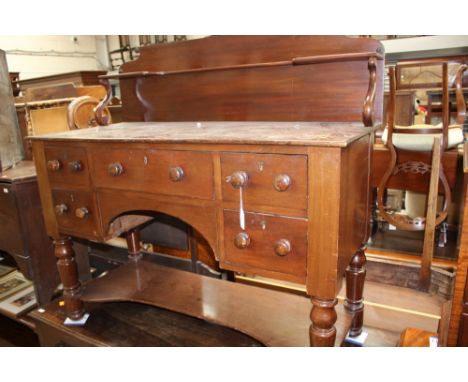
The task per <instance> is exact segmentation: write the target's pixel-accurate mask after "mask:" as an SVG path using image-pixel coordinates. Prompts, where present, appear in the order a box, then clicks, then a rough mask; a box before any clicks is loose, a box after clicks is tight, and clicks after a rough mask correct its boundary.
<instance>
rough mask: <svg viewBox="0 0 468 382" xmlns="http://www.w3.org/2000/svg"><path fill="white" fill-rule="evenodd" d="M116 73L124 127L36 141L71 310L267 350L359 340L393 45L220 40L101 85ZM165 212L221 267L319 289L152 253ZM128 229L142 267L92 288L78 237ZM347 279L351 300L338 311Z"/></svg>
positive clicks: (192, 45) (146, 53)
mask: <svg viewBox="0 0 468 382" xmlns="http://www.w3.org/2000/svg"><path fill="white" fill-rule="evenodd" d="M113 77H117V78H119V79H120V84H121V93H122V115H123V119H124V121H125V122H122V123H119V124H113V125H108V126H101V127H97V128H91V129H82V130H75V131H70V132H64V133H55V134H49V135H44V136H40V137H31V140H32V146H33V154H34V158H35V161H36V162H35V163H36V168H37V174H38V181H39V186H40V193H41V200H42V205H43V208H44V214H45V221H46V226H47V230H48V233H49V235H50V236H51V237H53V238H54V241H55V254H56V256H57V258H58V263H57V265H58V269H59V273H60V276H61V280H62V283H63V285H64V299H65V304H66V309H67V314H68V316H69V318H72V319H79V318H80V317H82V316H83V314H84V308H83V306H84V305H83V302H84V301H85V302H100V303H102V302H106V301H134V302H141V303H146V304H151V305H155V306H158V307H163V308H166V309H169V310H173V311H176V312H179V313H185V314H188V315H192V316H195V317H198V318H203V319H205V320H207V321H210V322H214V323H217V324H222V325H225V326H228V327H231V328H234V329H237V330H239V331H241V332H244V333H246V334H248V335H250V336H252V337H254V338H255V339H257V340H259V341H260V342H262V343H264V344H266V345H273V346H279V345H290V346H305V345H309V343H310V344H311V345H313V346H332V345H334V344H335V341H336V343H337V344H339V343H340V341H341V340H342V338H343V337H344V335H346V332H347V330H348V328H349V327H351V332H350V334H351V335H357V334H359V333H360V332H361V329H362V319H363V303H362V292H363V283H364V276H365V269H364V264H365V255H364V249H365V248H364V243H365V242H366V241H367V237H368V231H369V224H368V223H369V211H370V199H371V198H370V168H371V152H372V143H373V136H374V131H375V130H376V129H377V128H378V127H379V123H380V121H381V118H382V102H383V49H382V46H381V45H380V43H379V42H377V41H375V40H371V39H352V38H345V37H335V36H333V37H326V36H318V37H311V36H298V37H294V36H282V37H272V36H268V37H265V36H255V37H243V36H242V37H237V36H227V37H210V38H206V39H200V40H193V41H184V42H178V43H173V44H167V45H164V46H149V47H145V48H142V51H141V56H140V58H139V59H138V60H136V61H134V62H130V63H127V64H125V65H123V66H122V68H121V73H120V74H119V75H116V76H104V77H103V78H102V81H103V83H104V84H105V85H108V79H109V78H113ZM106 82H107V83H106ZM107 87H108V88H109V86H107ZM109 98H110V94H109V97H107V100H108V99H109ZM105 104H106V100H104V101H103V102H102V104H101V106H100V107H99V108H98V119H99V120H100V122H101V123H102V124H105V122H106V121H105V118H101V117H99V112H100V110H102V109H103V108H104V107H105ZM259 121H263V122H259ZM154 211H156V212H161V213H164V214H167V215H171V216H175V217H177V218H179V219H181V220H182V221H184V222H186V223H188V224H190V225H191V226H192V227H193V229H194V230H196V231H197V232H198V233H200V234H201V235H202V236H203V237H204V238H205V239H206V241H207V242H208V243H209V245H210V247H211V249H212V250H213V253H214V254H215V256H216V259H217V260H218V261H219V264H220V267H221V268H223V269H227V270H232V271H238V272H243V273H250V274H257V275H261V276H265V277H270V278H276V279H280V280H287V281H292V282H297V283H302V284H305V285H306V286H307V293H308V294H309V295H310V296H311V301H312V305H310V301H309V300H308V299H306V298H303V297H300V296H293V295H288V294H285V293H281V292H276V291H271V290H263V289H261V288H257V287H251V286H246V285H239V284H236V283H230V282H225V281H220V280H214V279H210V278H207V277H203V276H200V275H195V274H189V273H185V272H181V271H177V270H173V269H170V268H165V267H162V266H157V265H154V264H150V263H147V262H145V261H143V260H141V259H140V256H139V251H140V248H139V234H138V226H139V225H140V224H142V223H144V222H147V221H148V219H150V218H149V217H148V216H147V213H148V212H154ZM145 213H146V215H145ZM123 233H126V237H127V243H128V248H129V262H128V264H126V265H124V266H122V267H120V268H118V269H116V270H113V271H111V272H110V273H109V274H108V275H106V276H105V277H102V278H99V279H97V280H93V281H91V282H88V283H86V284H85V285H83V286H82V285H80V282H79V281H78V277H77V270H76V263H75V260H74V251H73V248H72V241H71V237H79V238H85V239H89V240H93V241H98V242H104V241H105V240H107V239H109V238H112V237H115V236H118V235H121V234H123ZM345 273H346V276H347V277H346V280H347V299H346V302H345V308H344V309H343V307H342V306H341V305H340V306H339V307H336V308H335V306H336V304H337V299H336V296H337V293H338V291H339V289H340V286H341V283H342V280H343V275H344V274H345ZM309 312H310V320H311V321H312V322H310V321H309ZM337 312H338V314H337ZM337 316H339V317H340V320H338V321H337ZM335 323H336V326H335ZM337 331H338V336H337ZM338 338H339V339H338ZM309 341H310V342H309Z"/></svg>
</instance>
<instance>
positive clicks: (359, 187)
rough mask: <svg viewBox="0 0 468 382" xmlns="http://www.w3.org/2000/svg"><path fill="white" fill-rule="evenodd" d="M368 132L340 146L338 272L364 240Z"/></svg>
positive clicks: (369, 202) (368, 179) (340, 272)
mask: <svg viewBox="0 0 468 382" xmlns="http://www.w3.org/2000/svg"><path fill="white" fill-rule="evenodd" d="M370 144H371V143H370V136H366V137H362V138H361V139H360V140H358V141H356V142H354V143H353V144H352V145H351V146H349V147H347V148H345V149H343V150H342V161H341V176H340V182H341V184H340V187H341V191H340V194H341V198H340V203H341V207H340V224H339V234H340V236H339V249H338V253H339V262H338V274H339V275H342V274H344V272H345V270H346V267H347V266H348V264H349V262H350V260H351V258H352V257H353V255H354V254H355V252H356V250H357V249H358V248H359V247H360V246H361V245H362V244H365V243H366V242H367V237H366V235H368V231H369V229H368V228H369V218H370V204H371V201H370V184H369V183H370V173H369V169H370V166H371V158H370V154H371V153H370Z"/></svg>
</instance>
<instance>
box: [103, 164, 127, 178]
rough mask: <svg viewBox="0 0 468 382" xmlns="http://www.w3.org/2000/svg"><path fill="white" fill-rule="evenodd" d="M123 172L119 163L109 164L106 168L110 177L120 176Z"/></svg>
mask: <svg viewBox="0 0 468 382" xmlns="http://www.w3.org/2000/svg"><path fill="white" fill-rule="evenodd" d="M123 171H124V169H123V166H122V165H121V164H120V163H111V164H110V165H109V166H108V167H107V172H108V173H109V175H112V176H119V175H122V173H123Z"/></svg>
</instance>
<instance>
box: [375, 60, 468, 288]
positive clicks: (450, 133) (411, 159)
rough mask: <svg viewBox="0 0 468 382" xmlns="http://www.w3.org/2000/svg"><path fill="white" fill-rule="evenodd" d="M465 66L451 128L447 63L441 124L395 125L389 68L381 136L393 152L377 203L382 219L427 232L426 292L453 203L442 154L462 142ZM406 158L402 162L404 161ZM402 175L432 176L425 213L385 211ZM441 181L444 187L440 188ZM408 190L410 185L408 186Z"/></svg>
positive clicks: (423, 276) (458, 79)
mask: <svg viewBox="0 0 468 382" xmlns="http://www.w3.org/2000/svg"><path fill="white" fill-rule="evenodd" d="M466 68H467V66H466V65H461V66H460V68H459V70H458V72H457V75H456V100H457V109H458V113H457V124H456V125H450V123H449V121H450V108H449V96H448V91H449V90H448V88H449V86H448V64H447V63H444V64H443V80H442V85H443V86H442V87H443V102H442V104H443V105H442V106H443V120H442V123H441V124H440V125H437V126H432V125H413V126H396V125H395V114H396V113H395V95H396V89H395V72H394V68H393V67H391V68H390V72H389V76H390V98H389V105H388V114H387V125H388V126H387V128H386V129H385V131H384V133H383V135H382V141H383V143H384V144H385V145H386V147H387V148H388V149H389V151H390V161H389V163H388V166H387V170H386V172H385V173H384V175H383V176H382V178H381V180H380V183H379V187H378V193H377V203H378V208H379V212H380V216H381V217H382V218H384V219H385V220H386V221H388V222H389V223H390V224H392V225H394V226H395V227H396V228H398V229H403V230H410V231H422V230H425V238H424V249H423V261H422V266H421V280H420V282H421V288H422V289H426V288H427V287H428V286H429V282H430V266H431V262H432V252H433V246H434V232H435V227H436V226H437V225H439V224H441V223H442V222H443V221H444V220H445V218H446V217H447V213H448V207H449V205H450V202H451V197H452V196H451V188H450V186H449V182H448V181H447V178H446V176H445V169H444V167H443V165H442V160H441V158H442V151H447V150H450V149H453V148H455V147H456V146H457V145H458V144H460V143H462V142H463V129H462V125H463V121H464V119H465V115H466V108H465V101H464V98H463V92H462V80H463V74H464V72H465V70H466ZM423 152H425V153H427V152H429V153H431V152H432V155H431V156H432V159H431V163H427V162H424V161H421V156H420V154H421V153H423ZM402 157H404V159H403V160H402V159H401V158H402ZM399 173H411V174H414V175H424V174H427V173H430V175H431V179H430V188H429V194H428V201H427V206H426V214H425V216H422V217H416V218H412V217H409V216H408V215H397V214H392V213H390V212H389V211H387V209H386V208H385V204H384V195H385V191H386V189H388V188H389V183H390V182H391V180H392V178H393V177H396V176H398V174H399ZM439 180H440V182H441V184H442V187H439V185H438V183H439ZM407 188H408V189H411V185H410V184H408V187H407ZM439 193H443V195H444V196H445V198H444V204H443V207H442V210H441V211H439V212H437V211H436V208H437V207H436V204H437V195H438V194H439Z"/></svg>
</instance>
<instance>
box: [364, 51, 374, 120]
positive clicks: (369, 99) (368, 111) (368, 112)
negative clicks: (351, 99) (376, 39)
mask: <svg viewBox="0 0 468 382" xmlns="http://www.w3.org/2000/svg"><path fill="white" fill-rule="evenodd" d="M368 68H369V89H368V90H367V95H366V98H365V100H364V108H363V111H362V120H363V122H364V126H366V127H371V126H373V125H374V100H375V93H376V89H377V59H376V58H375V57H370V58H369V61H368Z"/></svg>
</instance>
